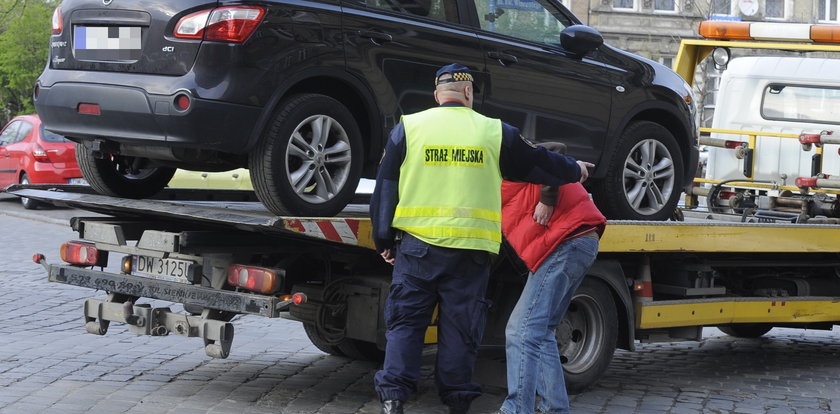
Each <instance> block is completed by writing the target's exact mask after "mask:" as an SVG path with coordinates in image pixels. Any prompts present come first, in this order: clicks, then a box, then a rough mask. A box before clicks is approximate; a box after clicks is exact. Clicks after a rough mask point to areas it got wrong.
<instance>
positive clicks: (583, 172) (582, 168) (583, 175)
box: [577, 160, 595, 182]
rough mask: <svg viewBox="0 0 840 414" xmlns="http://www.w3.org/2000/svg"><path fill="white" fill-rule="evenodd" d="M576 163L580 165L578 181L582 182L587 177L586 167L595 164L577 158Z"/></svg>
mask: <svg viewBox="0 0 840 414" xmlns="http://www.w3.org/2000/svg"><path fill="white" fill-rule="evenodd" d="M577 164H578V165H579V166H580V182H584V181H586V179H587V178H589V170H587V169H586V168H587V167H594V166H595V164H593V163H591V162H586V161H580V160H578V162H577Z"/></svg>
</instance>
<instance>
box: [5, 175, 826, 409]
mask: <svg viewBox="0 0 840 414" xmlns="http://www.w3.org/2000/svg"><path fill="white" fill-rule="evenodd" d="M8 192H9V193H11V194H15V195H18V196H25V197H30V198H33V199H36V200H39V201H43V202H45V203H51V204H54V205H59V206H68V207H73V208H78V209H83V210H88V211H92V212H96V213H103V214H106V215H108V216H107V217H101V216H98V217H88V218H85V217H77V218H73V219H72V220H71V225H72V227H73V229H74V230H76V231H78V233H79V240H78V241H70V242H68V243H66V244H65V245H64V246H63V247H62V249H61V257H62V259H63V261H64V263H60V264H59V263H55V262H52V261H50V260H48V258H46V257H45V256H44V255H42V254H36V255H35V256H34V257H33V260H35V261H36V262H38V263H41V264H42V265H43V266H44V268H45V269H46V270H47V273H48V275H49V280H50V281H52V282H58V283H65V284H69V285H74V286H80V287H85V288H90V289H93V290H96V291H99V292H101V293H100V296H101V297H100V298H96V299H94V298H91V299H88V300H87V301H86V302H85V305H84V310H83V313H84V322H85V323H84V326H85V328H86V330H87V332H89V333H93V334H99V335H103V334H105V333H106V332H107V330H108V326H109V323H110V322H118V323H124V324H127V325H128V328H129V329H130V331H132V332H134V333H137V334H141V335H153V336H154V335H167V334H170V333H171V334H178V335H182V336H187V337H199V338H202V340H203V341H204V347H205V351H206V352H207V354H208V355H210V356H212V357H216V358H225V357H227V356H228V355H229V354H230V352H232V345H233V337H234V325H235V323H234V322H231V321H230V320H231V318H232V317H233V316H235V315H239V314H248V315H259V316H264V317H268V318H277V317H285V318H290V319H295V320H298V321H300V322H302V323H303V326H304V328H305V330H306V333H307V335H308V336H309V338H310V340H311V341H312V342H313V344H314V345H315V346H316V347H318V348H319V349H321V350H323V351H324V352H327V353H329V354H333V355H341V356H346V357H350V358H361V359H369V360H376V359H378V358H381V355H382V351H381V350H382V349H383V347H384V341H385V340H384V329H385V327H384V323H383V321H382V307H383V304H384V300H385V297H386V295H387V292H388V289H389V282H390V266H389V265H387V264H385V263H384V262H383V261H382V260H381V258H380V257H379V255H378V254H376V252H375V251H374V250H373V245H372V241H371V238H370V232H371V224H370V220H369V218H367V217H366V216H365V213H366V209H367V208H366V206H364V205H351V206H349V207H348V209H347V210H345V212H344V213H342V214H341V215H340V216H338V217H331V218H312V217H277V216H273V215H271V214H270V213H269V212H268V211H266V210H265V209H263V208H262V206H261V205H260V204H259V203H258V202H240V201H232V202H226V201H221V200H216V201H212V202H208V201H177V200H166V199H162V200H129V199H122V198H114V197H108V196H102V195H98V194H93V193H90V192H89V191H88V192H82V191H79V188H78V187H73V186H15V187H12V188H10V189H9V190H8ZM197 194H198V195H199V197H197V198H198V199H199V200H201V199H202V198H201V197H200V196H201V195H202V194H201V192H198V193H197ZM838 251H840V226H838V225H825V224H821V225H812V224H792V223H781V224H780V223H732V222H714V221H708V220H697V221H682V222H679V221H668V222H633V221H611V222H609V224H608V227H607V231H606V233H605V234H604V237H603V239H602V242H601V246H600V251H599V255H598V259H597V261H596V263H595V265H594V266H593V267H592V269H591V270H590V272H589V274H588V275H587V277H586V279H585V281H584V283H583V285H582V286H581V287H580V289H579V290H578V291H577V292H576V294H575V296H574V299H573V300H572V305H571V307H570V310H569V312H568V314H567V316H566V318H565V320H564V321H563V323H562V324H561V326H560V327H558V329H557V335H558V338H559V339H560V343H561V344H562V345H561V354H562V356H563V360H564V363H565V365H564V367H565V368H564V369H565V370H566V374H567V383H568V384H567V387H568V388H569V389H570V390H571V391H573V392H577V391H581V390H583V389H584V388H586V387H587V386H589V385H591V384H592V383H594V382H595V381H597V379H598V378H599V377H600V376H601V374H602V373H603V372H604V371H605V370H606V369H607V367H608V365H609V363H610V361H611V359H612V355H613V352H614V351H615V349H616V347H618V348H622V349H627V350H633V349H634V346H635V343H636V342H637V341H644V342H653V341H676V340H699V339H700V338H701V330H702V327H704V326H719V327H721V328H722V329H723V330H724V332H727V333H729V334H732V335H737V336H745V337H756V336H760V335H762V334H764V333H766V332H767V331H768V330H769V329H771V328H772V327H774V326H788V327H800V328H809V329H831V327H832V325H833V324H835V323H838V321H840V255H838ZM109 259H110V260H109ZM526 274H527V273H526V272H525V271H524V269H523V267H521V266H520V265H519V264H518V263H517V262H516V260H515V259H513V258H512V256H511V255H510V253H507V252H506V251H503V252H502V253H501V254H500V255H499V257H498V259H497V263H496V265H495V267H494V272H493V276H492V280H491V283H490V288H489V291H488V299H490V300H491V301H492V302H493V306H492V308H491V311H490V313H489V315H488V320H487V322H486V323H487V325H486V326H487V329H486V331H485V338H484V343H485V344H487V345H503V344H504V326H505V323H506V321H507V318H508V316H509V314H510V311H511V310H512V308H513V305H514V304H515V302H516V299H517V298H518V293H519V292H520V291H521V289H522V286H523V285H524V281H525V275H526ZM144 299H158V300H162V301H168V302H172V303H173V304H182V305H183V306H184V311H180V310H173V309H172V308H171V307H164V308H152V307H150V305H149V304H145V303H141V302H143V300H144ZM430 322H432V323H431V325H430V327H429V330H428V331H427V336H426V337H427V341H428V342H429V343H433V342H434V340H435V338H436V330H435V326H434V321H430Z"/></svg>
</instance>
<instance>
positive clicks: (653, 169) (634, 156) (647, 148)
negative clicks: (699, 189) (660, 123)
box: [624, 139, 674, 214]
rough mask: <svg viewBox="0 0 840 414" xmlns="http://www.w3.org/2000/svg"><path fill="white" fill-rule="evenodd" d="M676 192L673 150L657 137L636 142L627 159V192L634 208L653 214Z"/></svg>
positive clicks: (625, 179) (625, 191)
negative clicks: (669, 149)
mask: <svg viewBox="0 0 840 414" xmlns="http://www.w3.org/2000/svg"><path fill="white" fill-rule="evenodd" d="M673 191H674V161H673V157H672V156H671V152H670V151H668V148H667V147H665V145H664V144H662V143H661V142H659V141H657V140H655V139H645V140H642V141H640V142H639V143H638V144H636V145H635V146H634V147H633V149H632V150H630V153H629V154H628V155H627V159H626V160H625V161H624V195H625V197H627V202H628V203H629V204H630V206H631V207H632V208H633V210H634V211H636V212H637V213H640V214H653V213H656V212H658V211H660V210H662V208H663V207H664V206H665V204H666V203H667V202H668V200H669V199H670V198H671V193H672V192H673Z"/></svg>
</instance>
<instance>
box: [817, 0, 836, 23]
mask: <svg viewBox="0 0 840 414" xmlns="http://www.w3.org/2000/svg"><path fill="white" fill-rule="evenodd" d="M818 18H819V20H820V21H824V22H837V21H840V19H838V17H837V0H820V5H819V9H818Z"/></svg>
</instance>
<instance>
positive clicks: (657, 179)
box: [594, 121, 684, 220]
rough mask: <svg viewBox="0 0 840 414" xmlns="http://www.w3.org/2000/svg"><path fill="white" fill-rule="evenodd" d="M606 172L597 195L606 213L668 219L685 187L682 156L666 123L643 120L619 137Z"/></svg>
mask: <svg viewBox="0 0 840 414" xmlns="http://www.w3.org/2000/svg"><path fill="white" fill-rule="evenodd" d="M616 148H617V150H616V151H615V152H614V153H613V155H612V158H611V159H610V160H609V165H608V166H607V174H606V176H605V178H604V179H603V180H601V181H600V182H599V184H598V187H597V188H596V191H595V194H594V197H595V201H596V203H597V204H598V207H599V208H600V209H601V211H602V212H603V213H604V215H605V216H607V217H609V218H612V219H624V220H668V219H669V218H671V217H672V216H673V214H674V210H675V209H676V208H677V203H678V202H679V198H680V194H681V193H682V188H681V187H680V183H682V181H683V178H682V175H683V171H684V167H683V159H682V153H681V152H680V149H679V147H678V146H677V141H676V139H674V136H673V135H672V134H671V133H670V132H669V131H668V130H667V129H665V127H663V126H661V125H659V124H656V123H653V122H649V121H640V122H635V123H633V124H631V125H630V126H629V127H627V129H626V130H625V131H624V134H623V135H622V136H621V138H620V139H619V140H618V142H617V145H616Z"/></svg>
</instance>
